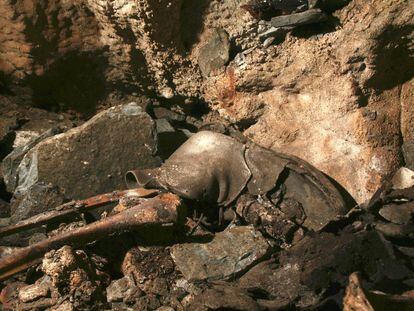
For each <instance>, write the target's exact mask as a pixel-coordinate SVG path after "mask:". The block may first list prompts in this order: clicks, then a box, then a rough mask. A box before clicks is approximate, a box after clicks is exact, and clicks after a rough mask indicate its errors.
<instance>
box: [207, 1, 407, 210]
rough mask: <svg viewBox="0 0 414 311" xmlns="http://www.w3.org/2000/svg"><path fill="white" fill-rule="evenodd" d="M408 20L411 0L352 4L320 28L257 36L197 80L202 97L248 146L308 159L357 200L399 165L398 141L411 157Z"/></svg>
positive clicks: (302, 28)
mask: <svg viewBox="0 0 414 311" xmlns="http://www.w3.org/2000/svg"><path fill="white" fill-rule="evenodd" d="M413 21H414V4H413V3H412V2H410V1H368V2H367V1H360V0H354V1H351V2H350V3H349V4H348V5H346V6H345V7H344V8H342V9H341V10H338V11H336V12H335V13H334V14H333V17H332V18H331V20H329V21H328V23H326V24H325V25H324V26H316V25H315V26H303V27H301V28H297V29H295V30H294V31H293V32H290V33H288V34H287V36H286V38H283V39H282V40H283V42H282V43H280V44H275V45H272V46H269V47H265V46H264V45H263V44H261V43H259V42H257V45H256V46H255V47H254V48H253V49H252V50H251V51H248V53H244V54H243V53H241V54H240V57H238V56H236V58H235V59H234V60H233V61H232V62H230V63H229V65H228V66H227V69H226V70H225V71H223V72H222V73H221V74H219V75H216V76H214V77H210V78H209V79H208V80H207V81H205V83H204V96H205V97H206V99H207V100H208V101H209V102H210V103H211V104H212V106H213V108H214V109H216V110H218V111H219V112H220V114H222V115H223V116H225V117H226V118H229V119H231V120H233V122H235V123H238V124H239V125H240V126H241V127H243V128H244V129H245V134H246V135H248V136H249V137H250V138H251V139H253V140H254V141H256V142H257V143H259V144H261V145H263V146H265V147H269V148H271V149H275V150H281V151H283V152H287V153H290V154H294V155H297V156H299V157H302V158H304V159H306V160H308V161H309V162H311V163H312V164H314V165H315V166H316V167H318V168H319V169H321V170H322V171H324V172H325V173H326V174H328V175H330V176H332V177H333V178H335V179H336V180H337V181H338V182H339V183H340V184H341V185H342V186H344V187H345V188H346V189H348V191H350V193H351V194H352V195H353V196H354V197H355V198H356V200H357V201H358V202H364V201H365V200H367V199H368V198H369V197H370V196H371V195H372V193H373V192H374V191H375V190H376V189H377V188H378V186H379V184H380V181H381V178H382V177H384V176H386V175H387V174H389V173H390V172H392V171H393V170H395V168H397V167H398V166H400V165H401V164H403V163H404V154H403V150H402V148H401V146H402V144H404V145H405V146H406V148H405V150H407V152H406V155H405V158H407V159H406V162H408V161H412V158H410V154H409V152H408V151H409V149H410V148H411V152H412V137H413V133H414V132H413V127H412V122H413V108H412V107H413V106H412V105H413V80H411V79H412V77H413V76H414V51H413V49H412V48H413V38H414V24H413ZM239 23H240V22H239ZM232 30H233V31H234V29H232V28H231V27H229V30H228V31H229V33H230V35H231V36H232ZM411 157H412V155H411ZM411 163H412V162H411ZM411 165H412V164H411Z"/></svg>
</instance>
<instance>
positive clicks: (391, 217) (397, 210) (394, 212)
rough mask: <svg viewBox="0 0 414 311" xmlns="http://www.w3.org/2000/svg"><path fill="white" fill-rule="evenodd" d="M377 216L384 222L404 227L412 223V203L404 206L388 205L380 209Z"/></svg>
mask: <svg viewBox="0 0 414 311" xmlns="http://www.w3.org/2000/svg"><path fill="white" fill-rule="evenodd" d="M379 214H380V215H381V216H382V217H384V218H385V219H386V220H388V221H391V222H392V223H395V224H398V225H405V224H409V223H411V222H412V215H413V214H414V202H410V203H406V204H388V205H385V206H384V207H382V208H381V209H380V211H379Z"/></svg>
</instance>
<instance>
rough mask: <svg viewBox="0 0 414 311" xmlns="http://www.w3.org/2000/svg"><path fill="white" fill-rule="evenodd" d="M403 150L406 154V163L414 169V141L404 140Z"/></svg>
mask: <svg viewBox="0 0 414 311" xmlns="http://www.w3.org/2000/svg"><path fill="white" fill-rule="evenodd" d="M402 151H403V155H404V160H405V165H406V166H407V167H408V168H409V169H411V170H414V141H407V142H404V144H403V146H402Z"/></svg>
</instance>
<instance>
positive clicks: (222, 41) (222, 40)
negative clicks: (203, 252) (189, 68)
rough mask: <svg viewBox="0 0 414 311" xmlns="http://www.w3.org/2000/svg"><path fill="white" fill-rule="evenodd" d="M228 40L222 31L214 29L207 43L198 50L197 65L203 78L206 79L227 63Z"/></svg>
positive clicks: (227, 36) (228, 53)
mask: <svg viewBox="0 0 414 311" xmlns="http://www.w3.org/2000/svg"><path fill="white" fill-rule="evenodd" d="M229 55H230V40H229V35H228V34H227V32H226V31H225V30H223V29H219V28H217V29H214V30H213V33H212V35H211V38H210V39H209V41H208V42H207V43H206V44H205V45H204V46H203V47H201V48H200V54H199V56H198V65H199V67H200V70H201V73H202V74H203V76H205V77H208V76H210V75H211V74H212V73H214V71H216V70H218V69H220V68H221V67H223V66H224V65H225V64H226V63H227V62H228V61H229Z"/></svg>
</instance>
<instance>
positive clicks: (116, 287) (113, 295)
mask: <svg viewBox="0 0 414 311" xmlns="http://www.w3.org/2000/svg"><path fill="white" fill-rule="evenodd" d="M135 293H137V287H136V285H135V284H134V281H133V280H132V278H131V277H129V276H124V277H123V278H122V279H118V280H114V281H112V282H111V284H109V286H108V287H107V288H106V298H107V300H108V302H120V301H123V300H124V299H125V298H129V297H131V296H132V295H134V294H135Z"/></svg>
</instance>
